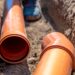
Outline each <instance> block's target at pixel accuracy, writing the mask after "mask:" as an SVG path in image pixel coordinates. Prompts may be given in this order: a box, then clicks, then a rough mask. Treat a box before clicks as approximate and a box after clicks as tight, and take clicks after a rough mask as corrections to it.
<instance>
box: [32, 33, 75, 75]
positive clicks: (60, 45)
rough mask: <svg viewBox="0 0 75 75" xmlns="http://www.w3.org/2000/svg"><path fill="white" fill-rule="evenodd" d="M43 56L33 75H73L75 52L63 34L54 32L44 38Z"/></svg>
mask: <svg viewBox="0 0 75 75" xmlns="http://www.w3.org/2000/svg"><path fill="white" fill-rule="evenodd" d="M42 49H43V52H42V55H41V60H40V62H39V64H38V65H37V68H36V70H35V71H34V73H33V75H71V71H72V68H73V64H74V58H75V51H74V47H73V45H72V44H71V42H70V41H69V40H68V39H67V38H66V37H65V36H64V35H63V34H61V33H59V32H53V33H51V34H48V35H47V36H46V37H44V38H43V41H42Z"/></svg>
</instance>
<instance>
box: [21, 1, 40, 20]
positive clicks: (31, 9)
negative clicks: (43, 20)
mask: <svg viewBox="0 0 75 75" xmlns="http://www.w3.org/2000/svg"><path fill="white" fill-rule="evenodd" d="M22 3H23V7H24V8H23V12H24V16H25V19H26V20H28V21H35V20H38V19H40V17H41V14H40V8H39V5H38V4H37V0H23V2H22Z"/></svg>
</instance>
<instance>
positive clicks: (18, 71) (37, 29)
mask: <svg viewBox="0 0 75 75" xmlns="http://www.w3.org/2000/svg"><path fill="white" fill-rule="evenodd" d="M2 2H3V0H0V7H1V9H0V11H1V12H2V7H3V6H2V5H3V3H2ZM44 10H45V9H44ZM43 12H44V11H43ZM25 26H26V31H27V35H28V38H29V40H30V44H31V50H30V53H29V56H28V58H27V59H26V61H25V62H23V63H21V64H17V65H11V64H7V63H5V62H4V61H2V60H0V61H1V62H0V75H31V74H32V72H33V71H34V69H35V68H36V64H37V63H38V61H39V56H40V53H41V40H42V37H43V36H45V35H46V34H48V33H50V32H53V31H56V29H55V28H54V26H55V23H54V22H53V20H52V18H50V17H49V18H48V17H47V15H46V13H43V14H42V18H41V19H40V20H38V21H37V22H33V23H28V22H26V24H25Z"/></svg>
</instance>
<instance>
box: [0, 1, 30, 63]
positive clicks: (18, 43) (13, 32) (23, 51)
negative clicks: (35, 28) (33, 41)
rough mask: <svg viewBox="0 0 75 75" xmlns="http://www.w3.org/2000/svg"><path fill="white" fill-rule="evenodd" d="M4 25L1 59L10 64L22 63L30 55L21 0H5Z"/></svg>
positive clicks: (0, 51) (0, 43) (0, 42)
mask: <svg viewBox="0 0 75 75" xmlns="http://www.w3.org/2000/svg"><path fill="white" fill-rule="evenodd" d="M4 5H5V9H4V17H5V19H4V23H3V26H2V30H1V41H0V45H1V50H0V53H1V58H2V59H3V60H4V61H6V62H8V63H12V64H14V63H20V62H22V61H23V60H24V59H25V58H26V56H27V55H28V53H29V48H30V43H29V41H28V39H27V34H26V30H25V23H24V18H23V12H22V8H21V2H20V0H5V3H4Z"/></svg>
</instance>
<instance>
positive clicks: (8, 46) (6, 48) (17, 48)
mask: <svg viewBox="0 0 75 75" xmlns="http://www.w3.org/2000/svg"><path fill="white" fill-rule="evenodd" d="M28 51H29V45H28V43H27V42H26V40H25V39H23V38H21V37H16V36H13V37H8V38H7V39H5V40H4V41H3V42H2V44H1V55H2V57H3V58H4V59H6V60H9V61H17V60H20V59H23V58H24V57H26V56H27V54H28Z"/></svg>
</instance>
